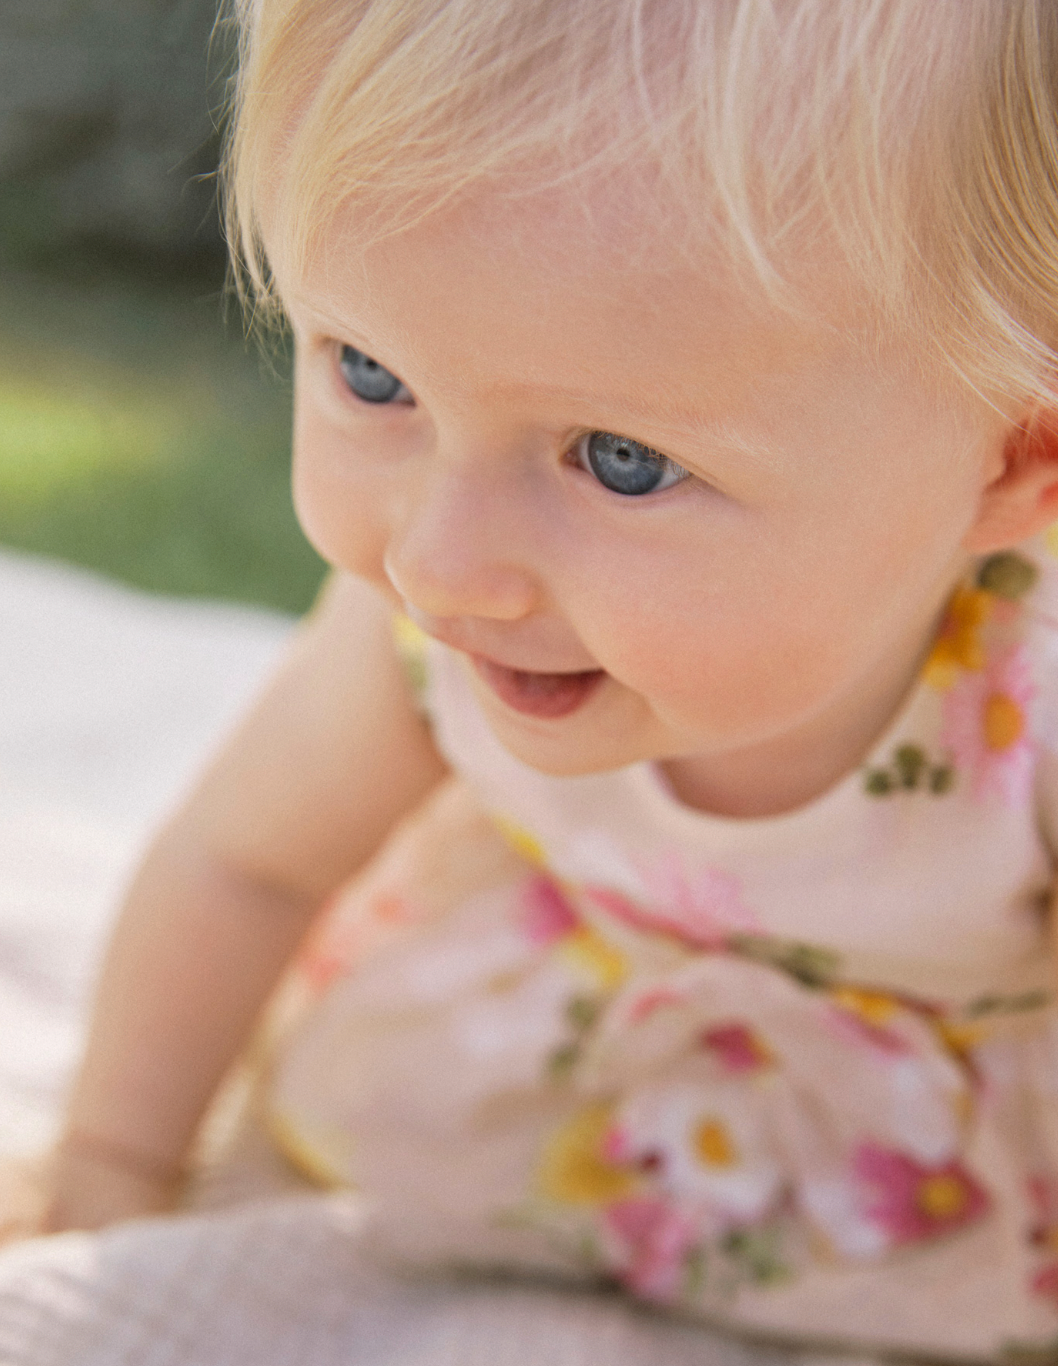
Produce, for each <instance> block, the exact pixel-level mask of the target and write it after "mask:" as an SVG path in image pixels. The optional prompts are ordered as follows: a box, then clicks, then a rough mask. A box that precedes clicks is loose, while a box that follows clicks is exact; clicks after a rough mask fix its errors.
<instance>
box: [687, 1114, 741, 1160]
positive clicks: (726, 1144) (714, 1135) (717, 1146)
mask: <svg viewBox="0 0 1058 1366" xmlns="http://www.w3.org/2000/svg"><path fill="white" fill-rule="evenodd" d="M694 1151H695V1152H696V1153H697V1154H698V1158H699V1160H700V1161H701V1163H702V1165H703V1166H705V1167H733V1166H734V1165H735V1163H736V1162H737V1161H738V1149H737V1148H736V1147H735V1145H734V1143H733V1142H732V1139H731V1135H730V1134H729V1133H728V1131H727V1130H726V1129H725V1128H724V1126H723V1125H722V1124H721V1123H720V1121H719V1120H718V1119H703V1120H702V1122H701V1124H699V1125H698V1128H697V1130H696V1131H695V1135H694Z"/></svg>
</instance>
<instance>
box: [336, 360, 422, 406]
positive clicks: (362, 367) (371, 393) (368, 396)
mask: <svg viewBox="0 0 1058 1366" xmlns="http://www.w3.org/2000/svg"><path fill="white" fill-rule="evenodd" d="M338 369H339V370H340V371H341V372H342V379H344V380H345V382H346V384H348V386H349V388H350V389H352V391H353V393H354V394H355V395H356V396H357V398H362V399H363V400H364V402H365V403H392V402H393V400H394V399H396V398H402V399H405V400H407V399H409V398H410V397H411V395H410V394H409V393H408V391H407V389H405V388H404V385H403V384H402V383H401V381H400V380H399V379H398V378H397V377H396V375H391V374H390V372H389V371H388V370H385V369H383V367H382V366H381V365H379V363H378V361H377V360H372V359H371V357H370V356H365V355H364V353H363V351H357V350H356V348H355V347H352V346H343V347H342V354H341V357H340V359H339V361H338ZM402 390H403V393H402V392H401V391H402Z"/></svg>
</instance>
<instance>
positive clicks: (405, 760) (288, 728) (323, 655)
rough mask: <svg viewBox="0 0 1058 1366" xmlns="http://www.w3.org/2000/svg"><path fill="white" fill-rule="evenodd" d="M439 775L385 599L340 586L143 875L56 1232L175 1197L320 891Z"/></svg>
mask: <svg viewBox="0 0 1058 1366" xmlns="http://www.w3.org/2000/svg"><path fill="white" fill-rule="evenodd" d="M443 773H444V765H443V762H442V761H441V759H440V758H439V756H438V754H437V752H436V750H435V749H434V747H433V745H432V743H431V741H430V739H429V735H428V732H427V730H426V727H425V725H424V724H423V722H422V720H421V718H420V717H419V716H418V715H417V713H416V712H415V709H414V706H413V703H412V700H411V698H410V697H409V695H408V688H407V685H406V684H405V681H404V679H403V677H402V676H401V669H400V665H399V662H398V658H397V655H396V652H395V650H394V648H393V644H392V637H391V630H390V613H389V609H388V608H387V607H386V606H385V605H384V604H383V603H382V602H381V600H380V599H379V598H378V597H376V596H375V594H374V593H373V592H372V591H371V590H369V589H367V588H365V587H364V586H363V585H361V584H359V583H357V582H356V581H355V580H351V579H349V578H345V577H342V576H338V577H336V578H334V579H333V580H332V582H331V583H330V585H329V587H328V589H327V591H326V592H325V594H324V596H323V599H322V601H321V602H320V604H319V606H318V607H317V609H316V611H315V612H314V613H313V614H312V616H311V618H310V619H309V621H308V622H307V624H306V625H305V627H304V628H303V629H302V631H301V633H300V634H299V636H298V638H297V639H296V641H295V643H294V646H293V649H292V651H291V653H290V655H289V657H288V658H287V660H286V662H285V664H284V665H283V667H282V668H281V669H280V671H279V673H278V675H277V676H276V677H275V679H274V680H273V681H272V683H271V686H270V687H269V688H268V690H267V691H266V693H265V694H264V696H263V697H262V698H261V700H260V702H259V703H258V704H257V706H256V707H255V708H254V710H253V711H252V713H251V714H250V715H249V716H248V718H247V719H246V720H245V722H244V723H243V725H242V726H241V727H240V728H239V730H238V731H237V732H236V734H235V735H234V736H233V738H232V739H231V740H230V741H229V743H228V744H227V745H226V746H225V747H224V749H223V751H222V752H221V753H220V755H219V756H218V757H217V759H216V760H215V762H214V763H213V765H212V767H211V768H210V769H209V771H208V772H207V773H206V775H205V777H204V778H203V780H202V782H201V783H200V784H199V786H198V788H197V790H196V791H195V792H194V793H193V794H192V795H191V797H190V798H189V800H188V801H187V802H186V803H185V804H184V805H183V806H182V808H181V809H180V810H179V811H178V812H177V813H176V814H175V815H174V816H173V818H172V819H171V820H170V821H169V822H168V824H167V825H166V826H165V828H164V829H163V830H162V832H161V833H160V835H159V836H158V838H157V839H156V840H155V842H154V844H153V845H152V847H151V849H150V850H149V852H148V854H147V856H146V859H145V860H144V862H143V865H142V867H141V868H140V870H139V873H138V875H137V877H136V879H135V881H134V883H133V885H132V888H131V890H130V893H129V896H128V899H127V902H126V905H125V907H124V910H123V913H122V915H121V917H120V920H119V922H118V927H117V930H116V932H115V935H114V938H113V941H112V943H111V946H110V949H109V953H108V955H107V959H106V963H105V965H104V970H103V974H102V978H101V981H100V985H99V992H98V999H97V1005H96V1010H95V1015H94V1019H93V1024H92V1028H91V1033H90V1038H89V1043H88V1047H87V1051H86V1054H85V1058H84V1062H83V1065H82V1068H81V1071H80V1075H79V1077H78V1080H77V1083H76V1086H75V1088H74V1093H73V1097H72V1101H71V1105H70V1109H69V1114H68V1118H67V1126H66V1135H67V1137H66V1140H65V1141H64V1142H63V1143H62V1144H60V1147H59V1149H58V1152H57V1154H56V1158H55V1162H54V1168H53V1174H52V1178H51V1182H50V1185H51V1202H50V1212H49V1214H48V1216H47V1226H48V1227H50V1228H53V1229H58V1228H66V1227H73V1226H77V1227H92V1226H96V1225H98V1224H101V1223H105V1222H107V1221H109V1220H111V1219H114V1218H119V1217H123V1216H125V1215H129V1214H134V1213H140V1212H146V1211H148V1210H154V1209H159V1208H163V1207H164V1206H165V1205H166V1204H167V1203H169V1202H170V1200H171V1198H172V1194H173V1191H172V1189H171V1187H172V1186H173V1184H174V1181H175V1175H176V1173H177V1172H178V1171H179V1169H180V1165H181V1163H182V1161H183V1159H184V1157H185V1154H186V1152H187V1149H188V1147H189V1144H190V1142H191V1140H192V1137H193V1136H194V1133H195V1129H196V1126H197V1124H198V1122H199V1120H200V1118H201V1116H202V1113H203V1111H204V1109H205V1107H206V1105H207V1104H208V1102H209V1100H210V1098H211V1096H212V1094H213V1092H214V1090H215V1088H216V1086H217V1084H218V1082H219V1081H220V1079H221V1077H222V1076H223V1074H224V1073H225V1071H226V1070H227V1068H228V1067H229V1065H230V1064H231V1062H232V1060H233V1059H234V1057H235V1056H236V1054H237V1053H238V1051H239V1049H240V1047H241V1046H242V1045H243V1044H244V1042H245V1040H246V1038H247V1035H248V1033H249V1032H250V1030H251V1028H252V1026H253V1024H254V1021H255V1019H256V1017H257V1016H258V1013H259V1011H260V1009H261V1006H262V1004H263V1003H264V1001H265V1000H266V998H267V997H268V995H269V993H270V991H271V989H272V988H273V986H274V984H275V982H276V980H277V978H278V977H279V975H280V973H281V972H282V970H283V967H284V966H285V964H286V963H287V962H288V960H289V959H290V957H291V955H292V953H293V952H294V950H295V948H296V947H297V945H298V944H299V942H300V941H301V939H302V938H303V936H304V934H305V931H306V929H307V927H308V925H309V923H310V922H311V920H312V918H313V916H314V915H315V913H316V911H317V909H318V908H319V906H320V904H321V902H322V901H323V900H324V899H325V897H326V896H327V894H328V893H329V892H330V891H331V890H332V889H333V888H334V887H335V886H336V885H338V884H339V883H341V882H342V881H343V880H344V879H346V878H347V877H349V876H350V875H351V874H352V873H354V872H355V871H356V870H357V869H358V868H359V867H360V866H361V865H362V864H363V863H364V862H365V861H366V860H367V859H368V858H369V856H370V855H371V854H372V853H373V852H374V850H375V849H376V848H377V847H378V846H379V845H380V843H381V842H382V841H383V840H384V838H385V836H386V834H387V832H388V831H389V830H390V828H391V827H392V826H393V824H394V823H395V822H396V821H397V820H398V819H399V818H400V817H401V816H402V815H403V814H404V813H405V812H407V811H408V810H410V809H411V808H412V807H413V806H415V805H416V804H417V803H418V802H419V801H420V800H421V799H422V798H423V797H424V796H425V794H426V793H427V792H428V791H429V790H430V788H431V787H433V786H434V785H435V784H436V783H437V782H438V780H439V779H440V778H441V777H442V776H443ZM171 1178H172V1179H171Z"/></svg>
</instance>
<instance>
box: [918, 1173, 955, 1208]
mask: <svg viewBox="0 0 1058 1366" xmlns="http://www.w3.org/2000/svg"><path fill="white" fill-rule="evenodd" d="M918 1207H919V1209H920V1210H921V1211H922V1213H923V1214H925V1215H926V1216H927V1218H930V1219H952V1218H954V1217H955V1216H956V1215H958V1214H961V1213H962V1211H963V1210H964V1209H965V1208H966V1187H965V1186H964V1185H963V1183H962V1182H961V1181H960V1180H959V1178H958V1177H957V1176H950V1175H943V1176H928V1177H927V1178H926V1179H925V1181H923V1182H922V1185H921V1186H919V1188H918Z"/></svg>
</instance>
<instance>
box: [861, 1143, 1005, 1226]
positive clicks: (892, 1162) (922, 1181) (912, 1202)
mask: <svg viewBox="0 0 1058 1366" xmlns="http://www.w3.org/2000/svg"><path fill="white" fill-rule="evenodd" d="M853 1173H854V1175H855V1178H856V1181H857V1183H858V1184H859V1186H860V1188H861V1194H862V1195H863V1197H864V1198H865V1205H864V1209H863V1212H864V1214H865V1216H866V1217H867V1219H868V1220H870V1221H871V1222H872V1223H874V1224H875V1225H877V1226H878V1227H879V1228H881V1229H882V1230H883V1231H884V1232H885V1233H886V1234H887V1236H888V1238H889V1239H890V1241H891V1242H892V1243H893V1244H894V1245H896V1246H899V1245H900V1244H903V1243H915V1242H920V1241H922V1240H924V1239H927V1238H935V1237H937V1236H938V1235H939V1234H942V1233H950V1232H953V1231H954V1230H955V1229H957V1228H962V1227H963V1226H964V1225H965V1224H970V1223H973V1222H974V1220H976V1219H979V1218H980V1217H981V1216H982V1215H983V1214H985V1213H986V1212H987V1211H988V1209H989V1206H990V1203H991V1202H990V1200H989V1196H988V1193H987V1192H986V1191H985V1189H984V1187H983V1186H981V1185H980V1184H979V1182H978V1181H977V1180H976V1179H975V1178H974V1177H973V1176H972V1175H971V1173H970V1172H969V1171H968V1170H967V1169H966V1168H965V1167H964V1166H963V1165H962V1163H960V1162H959V1161H957V1160H953V1161H950V1162H946V1163H944V1164H942V1165H940V1166H925V1165H924V1164H922V1163H920V1162H916V1161H915V1159H914V1158H913V1157H909V1156H908V1155H907V1154H906V1153H902V1152H898V1151H897V1150H896V1149H893V1148H883V1147H882V1146H881V1145H880V1144H877V1143H872V1142H866V1143H863V1144H861V1145H860V1147H859V1148H858V1149H857V1150H856V1152H855V1154H854V1156H853Z"/></svg>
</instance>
